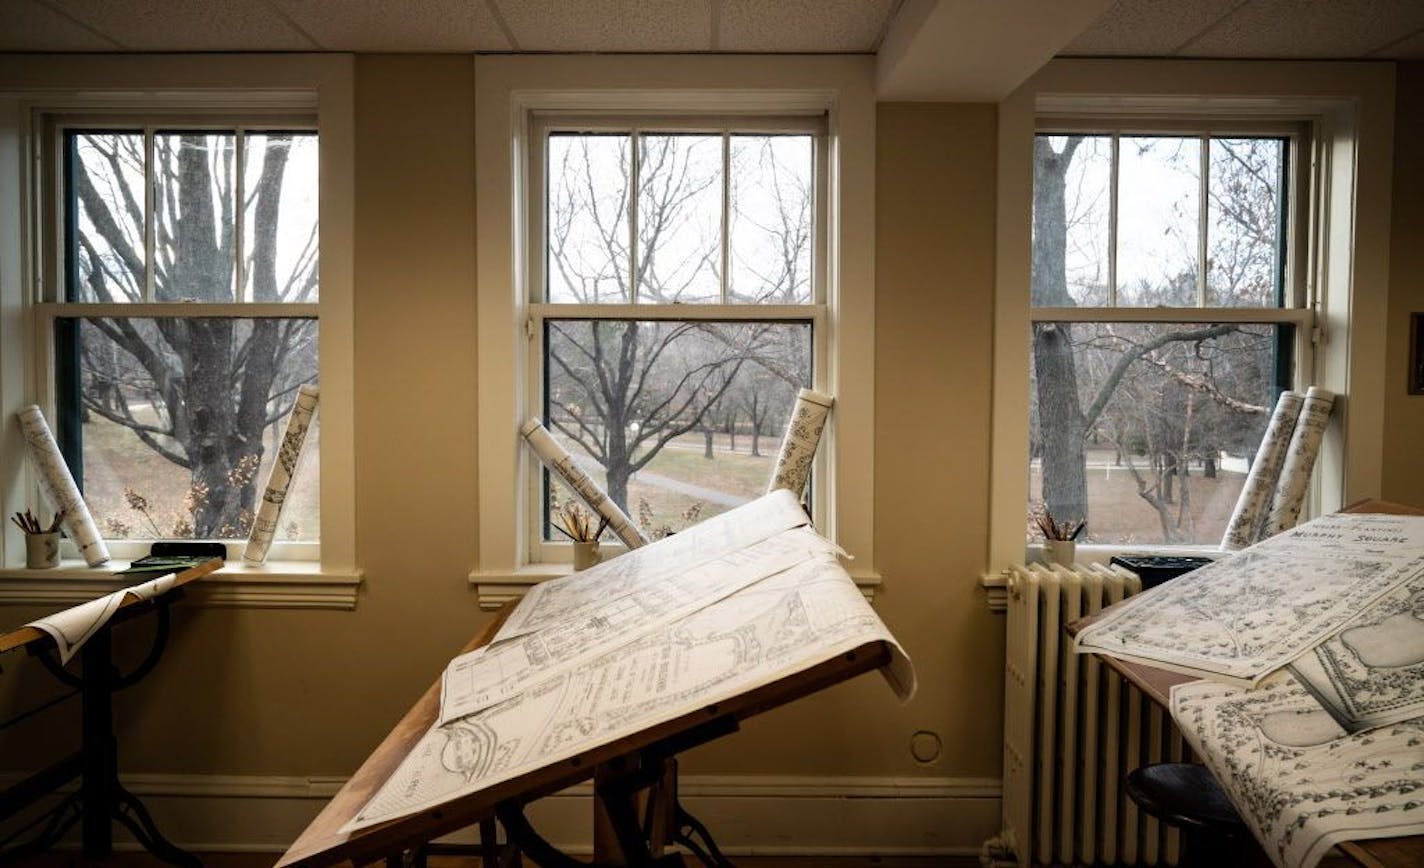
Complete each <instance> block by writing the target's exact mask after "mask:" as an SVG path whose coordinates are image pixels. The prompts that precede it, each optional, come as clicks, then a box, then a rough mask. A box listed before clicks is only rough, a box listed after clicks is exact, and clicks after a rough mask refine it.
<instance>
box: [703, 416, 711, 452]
mask: <svg viewBox="0 0 1424 868" xmlns="http://www.w3.org/2000/svg"><path fill="white" fill-rule="evenodd" d="M702 457H703V458H706V459H708V460H709V461H710V460H711V459H712V427H711V426H710V425H709V426H708V427H706V428H703V429H702Z"/></svg>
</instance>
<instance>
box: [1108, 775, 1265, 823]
mask: <svg viewBox="0 0 1424 868" xmlns="http://www.w3.org/2000/svg"><path fill="white" fill-rule="evenodd" d="M1124 784H1125V789H1126V790H1127V794H1128V796H1129V797H1131V799H1132V800H1133V801H1134V802H1136V803H1137V805H1138V807H1140V808H1142V810H1144V811H1146V812H1147V813H1149V814H1151V815H1152V816H1154V817H1156V818H1157V819H1159V820H1161V821H1162V822H1164V823H1167V824H1168V825H1172V826H1177V827H1179V828H1182V829H1187V830H1194V831H1200V832H1205V833H1208V834H1209V835H1223V836H1227V837H1231V838H1249V837H1250V836H1251V830H1250V829H1249V828H1248V827H1247V826H1246V823H1245V821H1243V820H1242V819H1241V815H1240V814H1238V813H1236V808H1235V807H1234V806H1232V804H1231V800H1230V799H1229V798H1227V797H1226V791H1225V790H1223V789H1222V788H1221V784H1218V783H1217V782H1216V778H1214V777H1212V774H1211V772H1210V771H1208V770H1207V768H1206V766H1200V765H1196V764H1194V763H1156V764H1154V765H1150V766H1143V767H1141V768H1138V769H1133V770H1132V771H1130V772H1128V774H1127V779H1126V781H1125V782H1124Z"/></svg>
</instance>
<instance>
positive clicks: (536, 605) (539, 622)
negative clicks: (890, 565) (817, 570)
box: [491, 491, 810, 645]
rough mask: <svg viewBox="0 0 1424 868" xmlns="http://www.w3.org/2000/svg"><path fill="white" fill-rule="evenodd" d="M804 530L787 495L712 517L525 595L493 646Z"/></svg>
mask: <svg viewBox="0 0 1424 868" xmlns="http://www.w3.org/2000/svg"><path fill="white" fill-rule="evenodd" d="M808 524H810V520H809V519H808V518H806V513H805V512H803V511H802V510H801V506H800V504H799V503H797V500H796V495H794V494H792V493H791V492H789V491H774V492H772V493H770V494H767V495H763V496H762V497H759V498H757V499H756V500H753V501H752V502H751V503H746V504H743V505H742V506H739V507H737V508H736V509H732V510H728V511H727V512H724V513H722V514H721V515H716V516H713V517H712V518H709V519H707V520H705V521H702V522H699V523H698V524H696V525H693V526H692V527H690V528H688V529H687V530H685V531H682V532H681V533H677V534H673V535H672V536H670V537H665V538H664V539H660V540H658V541H657V542H656V543H653V544H651V545H648V546H644V547H642V548H637V549H633V550H631V551H629V552H627V553H626V554H623V555H620V556H618V557H616V558H613V559H611V560H607V561H604V562H603V563H601V564H598V565H597V566H595V567H592V568H590V569H587V570H583V571H582V572H578V573H574V574H572V575H569V576H563V577H561V578H557V579H550V580H549V581H547V582H541V583H540V584H538V585H535V586H534V587H533V588H530V589H529V593H527V594H525V595H524V598H523V599H522V600H520V601H519V605H518V606H517V607H515V610H514V611H513V612H512V613H510V616H509V619H508V620H506V621H505V622H504V626H503V627H501V628H500V630H499V632H498V633H497V634H495V637H494V642H493V643H491V644H493V645H498V644H499V643H501V642H504V641H506V640H508V639H513V638H515V637H517V636H521V635H523V634H526V633H529V632H532V631H534V630H538V629H541V628H543V627H547V626H549V625H550V624H554V623H557V622H559V621H564V620H567V619H569V618H576V617H580V616H582V615H584V614H587V613H588V612H589V611H591V610H593V609H595V608H597V607H598V606H600V605H602V604H603V603H605V602H606V601H608V600H609V599H612V598H616V597H621V596H623V595H625V594H627V593H629V592H631V591H633V590H635V589H637V588H641V587H649V586H652V585H656V584H658V583H659V582H662V581H665V580H666V579H668V578H669V577H671V576H674V575H676V574H678V573H680V572H684V571H686V570H689V569H691V568H693V567H697V566H700V565H701V564H703V563H705V562H707V561H710V560H713V559H715V558H719V557H722V556H723V555H726V554H729V553H731V552H734V551H738V550H740V549H743V548H746V547H747V546H750V545H753V544H755V543H759V542H761V541H762V540H764V539H767V538H769V537H772V536H775V535H777V534H779V533H781V532H782V531H786V530H790V529H792V528H796V527H804V526H806V525H808Z"/></svg>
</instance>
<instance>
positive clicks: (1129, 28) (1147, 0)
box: [1059, 0, 1241, 57]
mask: <svg viewBox="0 0 1424 868" xmlns="http://www.w3.org/2000/svg"><path fill="white" fill-rule="evenodd" d="M1239 5H1241V0H1199V2H1195V3H1181V2H1175V0H1118V2H1117V3H1114V4H1113V6H1112V8H1111V9H1109V10H1108V11H1106V12H1104V13H1103V14H1102V16H1101V17H1099V18H1098V20H1097V21H1094V22H1093V24H1092V26H1090V27H1089V28H1088V29H1087V30H1085V31H1083V32H1082V33H1081V34H1079V36H1078V38H1077V39H1075V40H1073V41H1072V42H1071V43H1069V44H1068V46H1067V47H1066V48H1064V49H1063V50H1062V51H1061V52H1059V53H1060V54H1064V55H1070V56H1072V55H1077V56H1091V57H1165V56H1167V55H1170V54H1171V53H1172V52H1173V51H1175V50H1176V48H1177V47H1178V46H1179V45H1181V44H1182V43H1184V42H1186V41H1187V40H1188V39H1191V38H1192V37H1193V36H1196V35H1197V34H1198V33H1200V32H1202V30H1204V29H1206V28H1207V27H1210V26H1211V25H1212V24H1213V23H1214V22H1216V21H1217V20H1219V19H1220V18H1221V17H1222V16H1223V15H1226V14H1227V13H1229V12H1230V11H1231V10H1232V9H1233V8H1234V7H1236V6H1239Z"/></svg>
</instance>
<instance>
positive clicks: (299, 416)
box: [242, 385, 321, 564]
mask: <svg viewBox="0 0 1424 868" xmlns="http://www.w3.org/2000/svg"><path fill="white" fill-rule="evenodd" d="M320 398H321V390H320V389H318V388H317V387H316V386H311V385H306V386H302V387H301V388H300V389H298V390H297V399H296V400H295V401H293V402H292V412H291V415H289V416H288V417H287V431H286V433H285V434H283V435H282V448H281V449H279V450H277V460H276V461H273V462H272V469H271V471H269V472H268V474H267V488H266V490H264V491H263V492H262V502H261V503H260V504H258V506H257V515H255V516H253V517H252V532H251V533H249V534H248V535H247V548H245V549H244V550H243V552H242V559H243V560H244V561H246V562H247V563H249V564H260V563H262V562H264V561H266V560H267V550H268V549H270V548H271V547H272V540H273V538H275V537H276V536H277V522H278V521H280V520H281V518H282V506H283V505H284V504H285V503H286V500H287V491H288V490H289V489H290V488H291V487H292V475H293V474H294V473H296V470H297V460H298V459H300V458H301V457H302V446H303V445H305V444H306V442H307V429H309V428H310V427H311V422H312V416H314V415H316V405H317V401H318V400H319V399H320Z"/></svg>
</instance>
